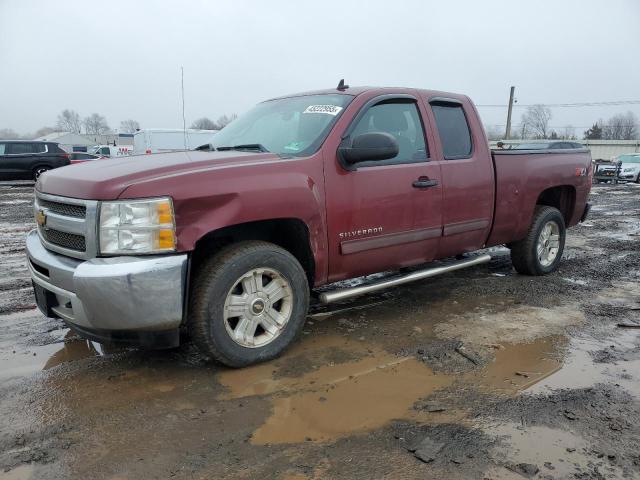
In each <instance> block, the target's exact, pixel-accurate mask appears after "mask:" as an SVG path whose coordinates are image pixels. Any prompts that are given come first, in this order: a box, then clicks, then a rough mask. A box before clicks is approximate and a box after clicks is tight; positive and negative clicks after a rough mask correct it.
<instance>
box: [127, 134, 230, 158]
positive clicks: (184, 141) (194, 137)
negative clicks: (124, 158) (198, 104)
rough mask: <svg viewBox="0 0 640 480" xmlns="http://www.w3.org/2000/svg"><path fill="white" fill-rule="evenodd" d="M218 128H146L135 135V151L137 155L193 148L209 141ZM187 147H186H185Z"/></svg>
mask: <svg viewBox="0 0 640 480" xmlns="http://www.w3.org/2000/svg"><path fill="white" fill-rule="evenodd" d="M216 133H217V130H196V129H193V128H188V129H186V130H183V129H181V128H180V129H177V128H174V129H171V128H145V129H143V130H138V131H137V132H136V133H135V134H134V135H133V151H134V153H135V154H136V155H143V154H149V153H163V152H177V151H180V150H193V149H194V148H196V147H198V146H200V145H202V144H205V143H209V142H210V141H211V139H212V138H213V136H214V135H215V134H216ZM185 147H186V148H185Z"/></svg>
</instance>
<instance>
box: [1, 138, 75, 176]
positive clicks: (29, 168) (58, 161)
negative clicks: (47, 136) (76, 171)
mask: <svg viewBox="0 0 640 480" xmlns="http://www.w3.org/2000/svg"><path fill="white" fill-rule="evenodd" d="M65 165H69V154H68V153H67V152H65V151H64V150H63V149H62V148H60V146H59V145H58V144H57V143H53V142H39V141H34V140H0V178H3V179H5V180H29V179H34V180H37V179H38V177H39V176H40V175H42V174H43V173H44V172H46V171H47V170H51V169H54V168H58V167H64V166H65Z"/></svg>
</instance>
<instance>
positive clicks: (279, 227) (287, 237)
mask: <svg viewBox="0 0 640 480" xmlns="http://www.w3.org/2000/svg"><path fill="white" fill-rule="evenodd" d="M244 240H263V241H265V242H270V243H273V244H275V245H278V246H279V247H282V248H284V249H285V250H287V251H288V252H289V253H291V254H292V255H293V256H294V257H295V258H296V259H297V260H298V262H300V265H302V268H303V269H304V271H305V273H306V275H307V280H308V281H309V286H310V287H313V285H314V283H315V275H316V262H315V258H314V255H313V251H312V248H311V241H310V234H309V227H308V226H307V224H306V223H305V222H304V221H302V220H300V219H298V218H277V219H269V220H257V221H251V222H246V223H239V224H235V225H230V226H226V227H222V228H219V229H216V230H212V231H210V232H208V233H207V234H205V235H204V236H202V237H201V238H200V239H199V240H198V241H197V242H196V244H195V249H194V250H193V254H192V264H193V265H194V266H195V267H196V268H197V265H198V264H199V263H200V261H201V260H202V259H203V258H204V257H208V256H209V255H211V254H213V253H215V252H217V251H219V250H220V249H221V248H223V247H225V246H227V245H231V244H233V243H237V242H240V241H244ZM193 270H194V269H193V268H192V271H193Z"/></svg>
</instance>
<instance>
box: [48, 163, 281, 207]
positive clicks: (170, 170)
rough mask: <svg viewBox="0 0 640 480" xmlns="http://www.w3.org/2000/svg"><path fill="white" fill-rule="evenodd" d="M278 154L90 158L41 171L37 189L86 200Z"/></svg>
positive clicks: (112, 195) (100, 198)
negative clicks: (159, 179)
mask: <svg viewBox="0 0 640 480" xmlns="http://www.w3.org/2000/svg"><path fill="white" fill-rule="evenodd" d="M279 158H280V157H279V156H278V155H276V154H273V153H255V152H239V151H224V152H199V151H189V152H171V153H158V154H152V155H132V156H127V157H118V158H109V159H104V160H93V161H90V162H83V163H81V164H76V165H69V166H67V167H63V168H57V169H55V170H51V171H49V172H47V173H45V174H43V175H41V176H40V178H39V180H38V182H37V184H36V190H38V191H39V192H42V193H48V194H51V195H60V196H63V197H71V198H82V199H86V200H114V199H117V198H118V197H119V196H120V195H121V194H122V192H124V190H125V189H126V188H127V187H129V186H131V185H135V184H136V183H139V182H144V181H148V180H153V179H158V178H163V177H170V176H174V175H180V174H183V173H186V172H196V171H203V172H204V171H211V170H216V169H222V168H229V167H233V166H246V165H248V164H252V163H256V162H265V161H269V160H277V159H279Z"/></svg>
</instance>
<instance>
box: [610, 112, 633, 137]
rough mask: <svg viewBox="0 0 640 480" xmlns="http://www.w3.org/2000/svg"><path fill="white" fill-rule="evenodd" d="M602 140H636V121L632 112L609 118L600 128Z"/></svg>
mask: <svg viewBox="0 0 640 480" xmlns="http://www.w3.org/2000/svg"><path fill="white" fill-rule="evenodd" d="M602 138H604V139H606V140H635V139H636V138H638V120H637V119H636V116H635V115H634V114H633V112H627V113H620V114H618V115H614V116H613V117H611V118H610V119H609V120H608V121H607V123H605V124H604V126H603V127H602Z"/></svg>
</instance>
